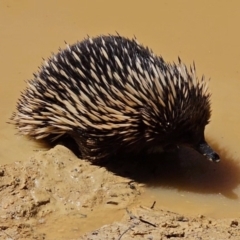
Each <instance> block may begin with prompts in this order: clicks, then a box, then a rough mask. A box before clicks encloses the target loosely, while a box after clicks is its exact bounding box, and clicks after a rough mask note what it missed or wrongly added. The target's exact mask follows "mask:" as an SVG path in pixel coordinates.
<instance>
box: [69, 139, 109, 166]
mask: <svg viewBox="0 0 240 240" xmlns="http://www.w3.org/2000/svg"><path fill="white" fill-rule="evenodd" d="M72 137H73V138H74V140H75V142H76V143H77V145H78V148H79V151H80V153H81V157H82V158H83V159H87V160H89V161H91V162H92V163H99V162H103V161H105V160H106V159H108V157H109V156H110V155H111V152H110V151H109V150H108V149H107V148H106V144H105V147H103V146H104V144H103V143H102V142H101V141H100V140H99V139H94V138H89V137H84V136H76V135H74V136H72Z"/></svg>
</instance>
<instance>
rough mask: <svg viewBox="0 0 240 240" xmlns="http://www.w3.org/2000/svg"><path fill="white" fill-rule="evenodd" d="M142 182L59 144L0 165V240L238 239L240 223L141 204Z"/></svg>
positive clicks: (235, 220)
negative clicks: (82, 157) (47, 149)
mask: <svg viewBox="0 0 240 240" xmlns="http://www.w3.org/2000/svg"><path fill="white" fill-rule="evenodd" d="M145 188H146V187H145V185H144V184H139V183H136V182H134V181H132V179H129V178H126V177H123V176H118V175H116V174H114V173H113V172H111V171H108V170H107V169H106V168H105V167H99V166H94V165H92V164H91V163H89V162H87V161H84V160H80V159H78V158H77V157H76V156H75V155H74V154H73V153H72V152H71V151H70V150H68V149H67V148H65V147H63V146H61V145H58V146H56V147H55V148H53V149H51V150H49V151H45V152H44V151H41V152H38V153H36V154H34V155H33V156H32V157H31V158H30V159H29V160H27V161H23V162H15V163H13V164H9V165H4V166H1V167H0V206H1V207H0V216H1V218H0V239H8V240H10V239H14V240H15V239H17V240H18V239H37V240H40V239H79V240H80V239H199V240H200V239H218V240H220V239H236V240H237V239H239V237H240V226H239V219H222V220H221V219H219V220H216V219H210V218H206V217H204V216H196V217H187V216H183V215H179V214H176V213H173V212H168V211H164V210H161V209H158V208H156V207H153V208H151V206H141V204H140V202H139V201H138V199H139V196H140V195H141V194H142V193H143V192H144V189H145Z"/></svg>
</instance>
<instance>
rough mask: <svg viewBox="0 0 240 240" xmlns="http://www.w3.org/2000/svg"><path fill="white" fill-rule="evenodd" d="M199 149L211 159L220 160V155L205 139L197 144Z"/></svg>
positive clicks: (213, 160)
mask: <svg viewBox="0 0 240 240" xmlns="http://www.w3.org/2000/svg"><path fill="white" fill-rule="evenodd" d="M197 151H198V152H199V153H201V154H202V155H203V156H205V157H206V158H207V159H208V160H209V161H212V162H219V161H220V157H219V155H218V154H217V153H216V152H215V151H214V150H213V149H212V148H211V147H210V146H209V145H208V144H207V143H206V142H205V141H204V142H201V143H200V144H199V145H198V146H197Z"/></svg>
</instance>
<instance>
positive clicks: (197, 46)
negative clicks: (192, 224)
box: [0, 0, 240, 217]
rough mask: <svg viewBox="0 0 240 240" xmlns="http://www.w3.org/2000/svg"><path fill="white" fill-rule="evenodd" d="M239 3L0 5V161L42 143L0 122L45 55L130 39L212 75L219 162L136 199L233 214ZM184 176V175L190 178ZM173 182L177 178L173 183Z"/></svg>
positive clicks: (239, 98) (239, 190) (211, 132)
mask: <svg viewBox="0 0 240 240" xmlns="http://www.w3.org/2000/svg"><path fill="white" fill-rule="evenodd" d="M239 9H240V2H239V1H237V0H236V1H231V2H230V1H214V0H212V1H198V2H196V1H187V0H185V1H155V2H151V3H148V4H147V1H145V2H140V1H138V2H137V1H126V0H125V1H104V2H102V1H101V2H96V1H94V2H87V1H79V0H75V1H60V0H59V1H46V0H43V1H31V0H22V1H14V0H12V1H7V0H5V1H4V0H3V1H1V2H0V37H1V38H0V69H1V71H0V84H1V88H0V99H1V101H0V116H1V118H0V146H1V147H0V163H1V164H5V163H11V162H14V161H16V160H24V159H27V158H28V157H30V156H31V154H32V152H33V151H34V150H39V149H43V147H42V146H40V145H38V144H36V143H35V142H32V141H30V140H28V139H26V138H24V137H21V136H16V135H15V133H16V131H15V130H14V128H13V127H12V126H11V125H8V124H6V122H7V121H8V118H9V117H10V116H11V114H12V112H13V111H14V109H15V104H16V101H17V99H18V97H19V95H20V91H22V90H23V89H24V88H25V86H26V84H25V82H24V80H26V79H30V78H31V77H32V73H33V72H35V71H37V67H38V66H39V65H40V64H41V62H42V57H44V58H47V57H48V56H49V55H50V54H51V52H56V51H57V49H58V48H59V47H64V41H67V42H68V43H74V42H75V41H77V40H81V39H83V38H84V37H85V36H86V35H87V34H88V35H90V36H95V35H98V34H107V33H115V31H117V32H119V33H120V34H121V35H124V36H127V37H132V36H133V35H135V36H137V38H138V40H139V42H141V43H143V44H144V45H148V46H149V47H151V48H152V49H153V50H154V52H155V53H156V54H161V55H162V56H163V57H164V58H165V59H166V60H167V61H176V60H177V56H180V57H181V58H182V60H183V61H184V62H185V63H186V64H187V65H189V64H190V63H192V61H193V60H194V61H195V63H196V67H197V72H198V75H201V74H205V75H206V76H207V77H211V84H210V89H211V91H212V93H213V95H212V108H213V114H212V121H211V123H210V125H209V126H208V127H207V130H206V135H207V138H208V139H210V141H211V142H212V143H213V146H214V147H215V148H216V150H218V151H219V154H220V155H221V158H222V162H221V163H219V164H218V165H213V164H212V163H207V164H209V165H211V166H209V167H208V166H206V164H205V163H204V165H203V166H201V167H200V169H203V171H202V172H201V171H199V169H198V167H197V166H196V164H195V165H194V164H193V166H192V165H190V166H187V167H186V166H183V168H182V170H181V171H182V172H181V174H179V176H177V177H176V176H174V177H166V178H164V184H158V185H159V186H156V187H155V188H149V189H148V190H147V192H146V193H145V195H143V196H142V197H141V199H140V202H141V201H142V203H144V204H148V205H149V204H150V205H151V203H152V202H153V201H155V200H156V202H157V205H156V206H158V207H159V208H161V207H162V208H165V209H168V210H171V211H177V212H181V213H188V214H195V213H201V214H206V215H209V216H214V217H229V216H230V217H239V216H240V199H239V197H240V187H239V184H240V170H239V163H240V148H239V142H240V128H239V126H238V125H239V120H240V111H239V110H240V107H239V102H240V95H239V89H240V72H239V67H240V64H239V63H240V61H239V59H240V33H239V31H238V28H239V22H240V14H239ZM189 172H191V173H190V174H189ZM178 177H179V178H180V179H179V178H178Z"/></svg>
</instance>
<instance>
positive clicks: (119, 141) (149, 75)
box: [11, 35, 219, 162]
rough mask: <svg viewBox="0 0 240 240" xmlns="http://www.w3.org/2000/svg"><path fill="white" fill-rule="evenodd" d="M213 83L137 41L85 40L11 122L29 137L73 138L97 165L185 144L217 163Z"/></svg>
mask: <svg viewBox="0 0 240 240" xmlns="http://www.w3.org/2000/svg"><path fill="white" fill-rule="evenodd" d="M210 113H211V110H210V94H209V92H208V81H206V80H205V79H204V77H202V78H197V76H196V73H195V66H194V64H193V66H192V67H191V66H190V68H189V69H188V68H187V67H186V66H185V65H184V64H183V63H182V62H181V60H180V59H179V60H178V63H171V64H170V63H166V62H165V61H164V60H163V58H162V57H160V56H156V55H155V54H154V53H153V52H152V51H151V50H150V49H149V48H146V47H144V46H142V45H140V44H139V43H138V42H137V40H136V39H131V40H130V39H127V38H124V37H121V36H111V35H109V36H100V37H96V38H93V39H92V38H87V39H85V40H83V41H82V42H78V43H76V44H74V45H71V46H69V45H67V47H66V49H65V50H61V49H60V51H59V53H57V54H56V55H53V56H51V57H50V58H49V59H48V60H47V61H45V63H44V64H43V66H42V67H41V68H40V70H39V72H38V73H36V74H34V78H33V80H30V81H29V82H28V87H27V89H26V90H25V91H24V92H23V93H22V95H21V98H20V100H19V101H18V103H17V112H16V113H14V114H13V116H12V118H11V120H12V122H13V123H14V124H15V125H16V126H17V128H18V130H19V132H20V133H21V134H24V135H28V136H31V137H34V138H36V139H43V138H46V137H49V136H50V137H52V138H53V139H55V138H58V137H60V136H62V135H64V134H67V135H69V136H71V137H72V138H73V139H74V140H75V141H76V143H77V144H78V146H79V149H80V152H81V154H82V157H83V158H86V159H89V160H90V161H92V162H96V161H98V160H102V159H105V158H107V157H109V156H112V155H113V154H114V153H117V152H135V151H136V152H138V151H139V150H143V149H148V148H154V147H158V146H162V147H163V148H167V147H169V146H177V145H181V144H187V145H190V146H192V147H193V148H194V149H196V150H197V151H198V152H200V153H201V154H203V155H204V156H206V157H207V158H208V159H209V160H211V161H216V162H217V161H219V156H218V154H217V153H215V152H214V151H213V150H212V149H211V148H210V146H209V145H208V144H207V143H206V141H205V138H204V129H205V126H206V125H207V124H208V122H209V119H210Z"/></svg>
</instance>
